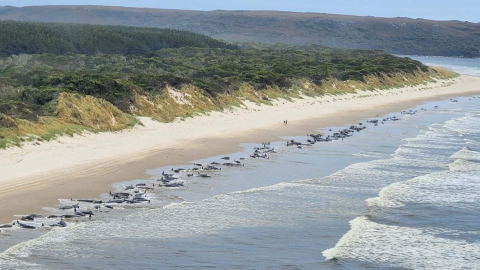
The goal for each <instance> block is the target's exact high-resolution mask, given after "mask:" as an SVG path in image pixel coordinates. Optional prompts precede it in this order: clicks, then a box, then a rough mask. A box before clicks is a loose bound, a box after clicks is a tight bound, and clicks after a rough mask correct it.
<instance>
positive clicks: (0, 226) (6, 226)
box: [0, 222, 15, 229]
mask: <svg viewBox="0 0 480 270" xmlns="http://www.w3.org/2000/svg"><path fill="white" fill-rule="evenodd" d="M13 225H15V222H14V223H13V224H2V225H0V229H4V228H12V227H13Z"/></svg>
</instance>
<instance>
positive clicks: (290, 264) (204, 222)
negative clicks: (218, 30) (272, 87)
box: [0, 58, 480, 269]
mask: <svg viewBox="0 0 480 270" xmlns="http://www.w3.org/2000/svg"><path fill="white" fill-rule="evenodd" d="M428 59H430V58H428ZM420 60H421V61H424V60H422V59H420ZM435 60H438V59H437V58H435ZM464 60H465V61H467V62H468V61H470V60H468V59H450V62H449V63H450V64H448V63H447V64H445V65H450V68H452V67H453V69H455V67H458V69H459V70H457V71H459V72H461V70H460V68H461V67H465V66H466V64H465V63H463V62H462V61H464ZM440 61H446V62H448V59H447V58H442V59H441V60H440ZM473 61H476V62H475V64H474V65H473V67H469V68H471V70H470V73H469V74H474V73H475V72H479V73H478V74H480V61H479V60H473ZM426 62H427V63H429V61H426ZM468 63H470V62H468ZM433 64H436V63H433ZM436 65H439V64H436ZM445 65H444V66H445ZM458 101H459V102H451V101H449V100H448V101H442V102H430V103H426V104H423V105H422V106H420V107H421V108H424V109H425V110H420V107H419V108H417V109H418V110H419V112H418V113H417V114H415V115H401V114H399V113H398V114H391V115H388V116H385V117H382V118H386V117H389V116H397V117H401V118H402V120H401V121H395V122H394V121H388V122H385V124H379V126H374V125H373V124H367V126H368V128H367V129H366V130H364V131H362V132H360V133H355V135H354V136H353V137H351V138H348V139H346V140H345V141H343V142H342V141H336V142H330V143H318V144H316V145H315V146H313V147H306V148H303V149H298V148H293V147H286V146H285V143H284V141H286V140H287V139H291V138H285V140H284V141H282V142H276V143H272V145H271V146H273V147H277V151H278V153H276V154H271V158H270V159H258V160H257V159H249V160H246V161H244V163H245V166H244V167H232V168H225V169H223V170H222V171H219V172H214V173H211V174H212V178H199V177H191V178H186V179H187V180H188V182H187V185H188V188H179V189H169V190H167V189H156V190H155V191H154V192H151V193H149V195H148V198H149V199H151V203H150V204H142V205H136V206H125V207H117V209H114V210H109V211H107V209H105V208H102V209H101V210H99V211H98V212H96V215H95V218H94V219H93V220H92V221H91V222H81V223H75V222H70V223H69V226H68V227H67V228H57V229H53V230H51V231H49V232H48V233H46V234H44V235H42V236H40V237H38V238H35V239H33V240H30V241H28V242H24V243H22V244H20V245H17V246H15V247H13V248H11V249H9V250H8V251H7V252H4V253H3V254H2V255H0V269H201V268H205V269H480V219H479V216H480V177H479V176H478V175H479V174H480V173H479V170H480V97H477V98H472V97H463V98H458ZM435 106H439V107H438V109H435V108H434V107H435ZM339 128H344V127H333V128H332V130H338V129H339ZM319 131H321V132H325V133H331V132H330V131H329V130H328V129H325V130H319ZM295 139H297V140H303V141H305V140H306V137H298V138H295ZM243 146H244V149H245V151H244V152H241V153H235V154H232V155H230V156H231V158H232V159H234V158H237V159H238V158H241V157H245V156H248V155H249V154H250V153H251V152H252V151H253V148H254V147H256V146H258V145H252V144H245V145H243ZM212 161H221V159H220V157H211V158H208V159H206V160H198V161H195V163H209V162H212ZM187 166H188V167H192V166H191V165H183V166H178V167H187ZM169 169H170V168H156V169H152V170H151V171H149V172H148V173H149V174H150V175H151V176H152V177H151V178H150V179H135V180H132V181H131V182H128V183H119V184H116V187H117V188H118V189H119V190H120V189H124V187H125V186H126V185H130V184H137V183H151V182H155V183H156V181H155V179H157V178H159V177H160V176H161V174H162V172H163V171H169ZM107 197H108V196H107V195H105V198H107ZM61 203H65V204H68V203H70V202H69V201H68V200H61ZM86 205H87V204H85V206H86ZM82 206H83V205H82ZM82 209H84V208H83V207H82ZM51 210H52V211H53V212H55V211H58V210H54V209H51ZM19 232H20V230H19V229H17V230H12V231H9V232H6V233H3V234H1V235H0V239H1V240H4V241H7V240H8V238H9V237H10V238H11V237H15V236H16V235H18V234H19Z"/></svg>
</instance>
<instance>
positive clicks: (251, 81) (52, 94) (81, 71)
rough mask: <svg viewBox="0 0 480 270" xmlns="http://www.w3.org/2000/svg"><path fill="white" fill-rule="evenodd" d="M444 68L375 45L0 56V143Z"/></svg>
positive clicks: (393, 82) (406, 79) (333, 90)
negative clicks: (376, 48)
mask: <svg viewBox="0 0 480 270" xmlns="http://www.w3.org/2000/svg"><path fill="white" fill-rule="evenodd" d="M449 76H454V75H453V73H451V72H447V71H443V70H436V69H431V68H428V67H427V66H425V65H423V64H421V63H420V62H418V61H414V60H412V59H409V58H400V57H395V56H392V55H390V54H387V53H384V52H382V51H365V50H343V49H331V48H326V47H321V46H311V47H308V48H304V50H292V49H288V50H274V49H269V50H256V49H249V50H240V49H225V48H180V49H163V50H159V51H157V52H156V53H152V54H149V55H147V56H136V55H129V56H123V55H113V54H101V55H81V54H66V55H54V54H37V55H12V56H10V57H6V58H0V147H7V146H9V145H20V144H21V143H22V142H23V141H32V140H39V141H42V140H49V139H51V138H54V137H56V136H58V135H60V134H66V135H73V134H76V133H80V132H82V131H83V130H89V131H92V132H98V131H107V130H120V129H123V128H126V127H129V126H132V125H135V124H136V123H138V120H136V118H135V117H134V116H150V117H153V118H155V119H157V120H159V121H166V122H167V121H172V120H174V119H175V118H177V117H182V118H183V117H191V116H193V115H195V114H198V113H203V112H207V111H212V110H223V109H224V108H228V107H230V106H238V105H241V104H242V102H243V101H244V100H250V101H253V102H257V103H265V104H270V102H271V99H275V98H285V99H290V98H291V97H301V95H309V96H319V95H324V94H337V93H345V92H354V91H356V89H374V88H377V89H378V88H388V87H396V86H403V85H406V84H419V83H424V82H425V81H428V80H432V78H446V77H449Z"/></svg>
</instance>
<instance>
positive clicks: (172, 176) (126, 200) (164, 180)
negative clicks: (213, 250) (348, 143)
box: [0, 97, 480, 233]
mask: <svg viewBox="0 0 480 270" xmlns="http://www.w3.org/2000/svg"><path fill="white" fill-rule="evenodd" d="M474 98H475V97H474ZM479 98H480V97H479ZM451 102H458V100H456V99H451ZM434 108H435V109H438V106H435V107H434ZM420 111H426V109H424V108H421V109H420ZM417 113H418V110H407V111H402V112H401V114H403V115H414V114H417ZM377 117H378V115H377ZM398 120H400V118H398V117H396V116H391V117H386V118H382V119H369V120H367V121H366V123H369V124H373V125H374V126H378V124H379V123H380V124H384V123H385V122H387V121H398ZM366 128H367V127H366V124H364V123H359V124H358V125H352V126H350V127H349V128H345V129H341V130H338V131H337V132H333V131H332V130H331V129H330V130H329V131H330V132H333V133H331V134H328V135H326V134H307V138H308V139H307V140H306V142H298V141H295V140H293V139H292V140H289V141H287V146H296V147H297V148H300V149H301V148H304V147H306V146H313V145H315V144H316V143H318V142H331V141H338V140H342V141H343V140H344V139H346V138H348V137H351V136H353V134H354V133H355V132H360V131H362V130H364V129H366ZM272 153H277V150H276V149H275V148H274V147H270V143H269V142H267V143H262V145H261V146H259V147H255V148H254V152H253V153H252V154H250V156H249V158H252V159H270V154H272ZM249 158H247V157H243V158H239V159H238V160H237V159H234V160H233V161H232V162H230V161H229V160H230V159H231V158H230V157H228V156H226V157H222V158H220V159H222V160H225V161H228V162H220V161H214V162H211V163H210V164H200V163H194V164H193V167H192V168H176V169H175V168H172V169H171V172H170V173H166V172H165V171H164V172H162V174H161V177H160V178H158V179H157V180H156V182H158V184H157V185H155V183H152V184H151V185H149V184H146V183H140V184H136V185H127V186H125V187H124V190H122V191H118V192H111V191H110V192H109V193H108V194H109V195H110V196H111V198H110V199H108V200H95V199H77V200H74V199H70V201H72V202H74V203H72V204H67V205H63V206H61V207H59V208H58V210H60V211H63V212H67V213H62V214H59V215H49V216H47V217H46V218H45V217H44V216H43V215H39V214H30V215H26V216H22V217H20V220H15V221H13V222H12V223H8V224H3V225H0V233H1V232H2V229H11V228H14V227H18V228H21V229H38V228H47V227H66V226H67V225H68V224H67V222H66V221H65V220H69V219H72V220H73V219H79V218H89V219H91V218H92V216H93V215H94V213H93V212H92V210H80V203H82V205H83V206H84V207H87V206H86V205H89V206H90V207H89V208H90V209H95V210H99V209H101V208H107V209H108V210H111V209H114V208H115V207H114V205H119V204H145V203H146V204H149V203H150V202H151V200H150V199H148V198H147V195H148V193H147V192H148V191H153V190H154V189H157V188H182V187H186V181H185V180H184V179H183V177H185V176H186V177H187V178H192V177H200V178H211V177H212V175H211V174H208V172H217V171H221V170H222V169H223V168H222V167H243V166H245V164H244V163H243V162H242V161H244V160H247V159H249ZM38 219H41V220H51V219H55V221H53V223H52V222H48V224H46V223H47V222H46V221H43V222H40V223H39V222H36V223H35V221H36V220H38Z"/></svg>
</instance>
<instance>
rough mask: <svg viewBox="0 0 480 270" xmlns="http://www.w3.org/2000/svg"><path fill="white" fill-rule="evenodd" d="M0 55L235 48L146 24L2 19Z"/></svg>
mask: <svg viewBox="0 0 480 270" xmlns="http://www.w3.org/2000/svg"><path fill="white" fill-rule="evenodd" d="M0 37H1V38H0V56H9V55H12V54H22V53H23V54H41V53H52V54H67V53H79V54H88V55H92V54H96V53H106V54H122V55H146V54H148V53H154V52H156V51H158V50H160V49H164V48H181V47H200V48H234V47H235V46H233V45H229V44H226V43H225V42H222V41H218V40H215V39H213V38H210V37H207V36H204V35H201V34H196V33H192V32H187V31H180V30H172V29H158V28H147V27H126V26H104V25H81V24H64V23H34V22H16V21H0Z"/></svg>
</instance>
